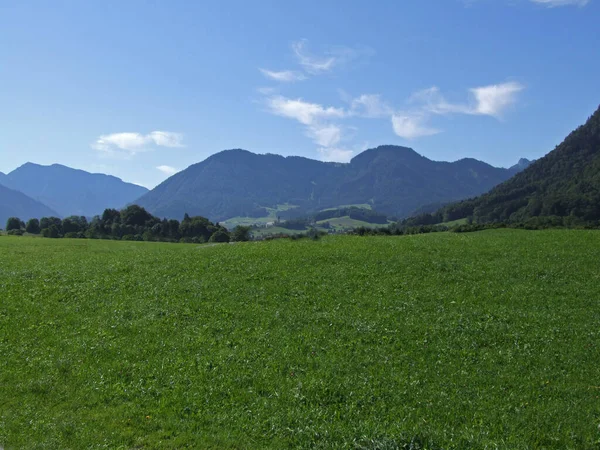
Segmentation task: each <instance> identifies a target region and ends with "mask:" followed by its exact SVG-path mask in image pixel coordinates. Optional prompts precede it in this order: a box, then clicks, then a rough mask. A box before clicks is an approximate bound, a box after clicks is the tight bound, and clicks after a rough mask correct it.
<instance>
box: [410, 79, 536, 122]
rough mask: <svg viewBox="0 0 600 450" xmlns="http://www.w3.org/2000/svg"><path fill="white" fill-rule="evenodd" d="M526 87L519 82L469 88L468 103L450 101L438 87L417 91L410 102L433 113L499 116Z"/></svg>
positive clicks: (514, 101)
mask: <svg viewBox="0 0 600 450" xmlns="http://www.w3.org/2000/svg"><path fill="white" fill-rule="evenodd" d="M523 89H525V87H524V86H523V85H522V84H520V83H517V82H514V81H513V82H507V83H501V84H492V85H489V86H481V87H476V88H471V89H469V93H470V95H471V99H470V100H469V101H468V102H466V103H451V102H448V101H447V100H446V99H445V98H444V96H443V95H442V94H441V93H440V90H439V89H438V88H437V87H435V86H434V87H431V88H429V89H425V90H422V91H418V92H415V93H414V94H413V95H412V96H411V98H410V100H409V103H411V104H420V105H421V109H422V110H424V111H426V112H429V113H431V114H471V115H481V116H492V117H496V118H499V117H501V116H502V114H503V113H504V112H505V111H506V110H507V109H508V108H509V107H510V106H512V105H514V104H515V103H516V101H517V96H518V94H519V92H521V91H522V90H523Z"/></svg>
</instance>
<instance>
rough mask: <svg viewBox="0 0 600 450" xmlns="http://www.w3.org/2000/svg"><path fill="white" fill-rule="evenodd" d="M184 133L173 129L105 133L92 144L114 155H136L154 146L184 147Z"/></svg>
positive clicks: (93, 146)
mask: <svg viewBox="0 0 600 450" xmlns="http://www.w3.org/2000/svg"><path fill="white" fill-rule="evenodd" d="M183 146H184V145H183V135H182V134H181V133H174V132H172V131H152V132H150V133H148V134H141V133H132V132H125V133H113V134H105V135H102V136H100V137H98V138H97V139H96V141H94V142H93V143H92V144H91V147H92V148H93V149H94V150H97V151H99V152H103V153H104V154H107V155H112V156H119V155H121V156H134V155H136V154H137V153H142V152H145V151H148V150H151V149H152V148H154V147H170V148H175V147H183Z"/></svg>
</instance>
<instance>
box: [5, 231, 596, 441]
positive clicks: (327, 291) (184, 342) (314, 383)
mask: <svg viewBox="0 0 600 450" xmlns="http://www.w3.org/2000/svg"><path fill="white" fill-rule="evenodd" d="M599 262H600V233H598V232H596V231H574V230H549V231H529V232H528V231H520V230H490V231H485V232H478V233H469V234H454V233H434V234H428V235H416V236H404V237H362V238H361V237H357V236H337V237H325V238H323V239H322V240H320V241H312V240H299V241H288V240H278V241H270V242H259V243H254V242H248V243H238V244H235V245H216V246H198V245H183V244H161V243H145V242H114V241H93V240H51V239H32V238H21V237H8V236H3V237H0V447H2V446H3V447H4V448H5V449H9V448H19V449H20V448H61V449H68V448H72V449H82V448H111V449H112V448H136V449H146V448H148V449H154V448H185V447H188V448H249V449H254V448H274V449H281V448H359V449H367V448H372V449H394V448H406V449H408V448H413V449H416V448H455V449H469V448H472V449H482V448H502V449H525V448H557V449H559V448H560V449H563V448H582V449H592V448H600V429H599V424H600V399H599V397H600V263H599ZM411 443H412V444H411ZM410 445H412V447H411V446H410Z"/></svg>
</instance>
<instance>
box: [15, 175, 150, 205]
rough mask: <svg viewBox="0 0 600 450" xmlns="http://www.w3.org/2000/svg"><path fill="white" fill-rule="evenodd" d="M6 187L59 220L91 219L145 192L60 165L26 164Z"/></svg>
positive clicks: (138, 188)
mask: <svg viewBox="0 0 600 450" xmlns="http://www.w3.org/2000/svg"><path fill="white" fill-rule="evenodd" d="M5 181H6V183H5V185H6V186H7V187H9V188H11V189H14V190H18V191H20V192H23V193H24V194H26V195H27V196H29V197H31V198H33V199H34V200H37V201H39V202H41V203H43V204H45V205H47V206H49V207H50V208H52V209H53V210H55V211H57V212H58V213H59V214H60V215H61V216H70V215H78V216H79V215H81V216H93V215H96V214H102V212H103V211H104V209H106V208H120V207H123V206H125V205H127V204H128V203H130V202H132V201H133V200H135V199H136V198H138V197H140V196H141V195H143V194H144V193H145V192H147V191H148V190H147V189H146V188H144V187H141V186H137V185H135V184H131V183H125V182H123V181H122V180H121V179H119V178H117V177H113V176H110V175H104V174H92V173H89V172H85V171H83V170H77V169H72V168H70V167H66V166H62V165H60V164H53V165H51V166H41V165H38V164H33V163H27V164H24V165H22V166H21V167H19V168H17V169H15V170H14V171H12V172H10V173H9V174H8V175H7V176H6V179H5Z"/></svg>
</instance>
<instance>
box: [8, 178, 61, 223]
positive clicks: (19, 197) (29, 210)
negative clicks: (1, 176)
mask: <svg viewBox="0 0 600 450" xmlns="http://www.w3.org/2000/svg"><path fill="white" fill-rule="evenodd" d="M51 216H55V217H56V216H58V213H57V212H55V211H53V210H51V209H50V208H48V207H47V206H46V205H44V204H42V203H40V202H38V201H35V200H34V199H32V198H30V197H27V196H26V195H25V194H23V193H22V192H19V191H15V190H12V189H9V188H7V187H6V186H3V185H1V184H0V228H2V229H3V228H4V227H5V226H6V221H7V220H8V218H9V217H18V218H19V219H21V220H22V221H24V222H27V220H29V219H33V218H38V219H39V218H40V217H51Z"/></svg>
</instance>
